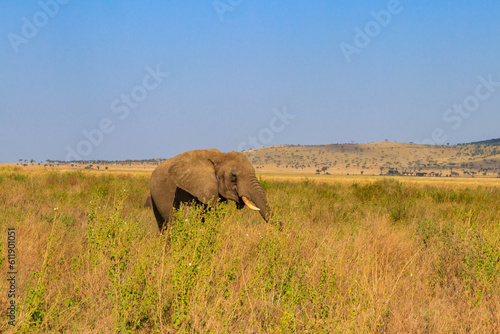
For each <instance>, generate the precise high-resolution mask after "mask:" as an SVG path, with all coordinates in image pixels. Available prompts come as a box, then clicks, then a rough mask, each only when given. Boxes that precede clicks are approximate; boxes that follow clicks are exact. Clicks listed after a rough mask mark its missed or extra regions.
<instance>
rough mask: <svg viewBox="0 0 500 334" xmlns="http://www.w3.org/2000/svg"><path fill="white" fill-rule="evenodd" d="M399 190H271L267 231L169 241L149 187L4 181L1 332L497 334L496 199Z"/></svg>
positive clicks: (80, 180)
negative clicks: (11, 267)
mask: <svg viewBox="0 0 500 334" xmlns="http://www.w3.org/2000/svg"><path fill="white" fill-rule="evenodd" d="M402 180H403V181H397V180H394V179H387V178H381V177H364V178H361V177H358V178H356V179H352V178H349V177H346V176H344V177H341V176H331V177H329V176H322V177H321V178H312V177H309V178H304V177H302V176H301V177H299V178H291V177H290V176H287V178H286V179H284V178H281V177H280V176H279V175H274V176H268V175H262V176H261V183H262V185H263V187H264V189H265V191H266V193H267V196H268V199H269V202H270V205H271V206H272V207H273V211H274V218H273V220H272V222H271V224H266V223H265V222H263V221H262V219H261V218H260V217H259V216H258V215H257V214H255V213H254V212H252V211H250V210H241V211H237V210H236V209H235V207H234V206H232V205H222V206H221V207H219V208H218V210H217V211H216V212H215V213H209V214H208V215H206V216H205V220H204V222H203V221H202V220H201V217H200V212H199V211H198V210H195V209H193V208H186V209H183V210H182V211H180V212H179V213H178V214H177V216H176V219H175V220H174V222H173V224H172V226H171V229H170V233H169V235H168V236H159V235H158V233H157V231H156V226H155V225H156V224H155V222H154V217H153V214H152V212H150V211H149V210H145V209H143V208H142V203H143V199H144V196H145V194H146V193H147V184H148V175H147V174H143V173H128V174H127V173H114V172H110V173H105V172H90V171H69V172H60V171H26V170H22V169H20V168H18V169H14V168H4V169H2V170H0V194H1V197H0V210H1V211H0V221H1V225H2V231H6V230H7V228H8V227H12V228H15V229H16V232H17V243H16V249H17V251H18V253H17V255H18V256H19V257H18V258H17V266H18V267H17V272H18V273H17V276H16V284H17V285H16V289H17V290H16V291H17V295H16V298H15V301H16V305H17V309H16V312H17V313H16V324H15V326H14V327H12V326H9V325H8V318H7V317H6V314H5V313H4V314H5V316H3V317H2V321H1V322H0V331H3V332H7V331H10V332H13V331H17V332H142V333H150V332H172V333H175V332H189V333H191V332H193V333H194V332H214V333H219V332H232V333H237V332H255V333H268V332H305V331H308V332H313V333H317V332H329V333H332V332H333V333H335V332H347V333H367V332H377V333H450V332H453V333H465V332H473V333H476V332H480V333H495V332H499V331H500V318H499V317H500V278H499V277H500V249H499V248H498V245H499V244H500V187H499V186H498V183H495V182H486V181H483V180H480V181H479V180H477V179H476V180H474V182H475V183H477V184H474V185H472V184H461V185H456V184H455V183H453V182H449V180H448V179H447V180H446V181H447V182H439V183H433V182H431V181H432V180H434V179H429V180H423V179H418V180H417V179H415V182H409V181H408V180H411V179H410V178H403V179H402ZM450 180H454V179H450ZM462 180H463V179H462ZM462 180H461V181H462ZM470 180H472V179H470ZM325 181H326V182H325ZM467 181H469V179H467ZM482 182H485V183H484V184H483V183H482ZM278 222H281V223H282V228H281V229H280V228H279V226H280V225H279V224H278ZM1 240H2V243H1V247H0V254H1V258H0V259H1V268H2V273H3V274H2V275H3V276H4V277H5V276H6V275H7V274H6V273H7V261H6V260H7V259H6V249H7V247H6V237H3V238H2V239H1ZM7 284H8V283H7V281H6V279H2V280H0V289H1V291H7V289H8V286H7ZM10 300H11V299H10V298H9V297H8V295H7V294H6V293H3V294H1V295H0V307H1V308H2V309H3V310H6V309H7V305H8V303H9V302H10Z"/></svg>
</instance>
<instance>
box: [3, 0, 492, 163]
mask: <svg viewBox="0 0 500 334" xmlns="http://www.w3.org/2000/svg"><path fill="white" fill-rule="evenodd" d="M499 17H500V3H499V2H496V1H484V2H477V1H476V2H473V1H463V0H458V1H453V2H451V1H447V2H444V1H442V2H436V1H410V0H401V1H396V0H390V1H387V0H384V1H378V0H377V1H361V0H359V1H312V2H305V1H287V2H283V1H280V2H279V1H260V0H254V1H248V0H220V1H219V0H217V1H196V2H195V1H142V2H137V1H107V2H105V3H104V2H99V1H86V2H84V3H81V2H77V1H68V0H64V1H63V0H59V1H57V0H41V1H13V0H10V1H2V2H0V36H1V39H0V142H1V145H0V162H16V161H18V159H35V160H36V161H41V160H46V159H60V160H66V159H76V158H82V159H85V160H93V159H106V160H119V159H143V158H159V157H162V158H168V157H171V156H173V155H175V154H178V153H181V152H183V151H187V150H191V149H197V148H210V147H216V148H219V149H220V150H222V151H233V150H240V149H247V148H251V147H255V146H259V147H260V146H271V145H280V144H328V143H349V142H357V143H363V142H378V141H384V140H385V139H388V140H389V141H398V142H423V143H436V144H442V143H452V144H454V143H463V142H470V141H477V140H483V139H490V138H498V137H500V131H499V125H500V43H499V42H500V40H499V37H500V20H499V19H498V18H499Z"/></svg>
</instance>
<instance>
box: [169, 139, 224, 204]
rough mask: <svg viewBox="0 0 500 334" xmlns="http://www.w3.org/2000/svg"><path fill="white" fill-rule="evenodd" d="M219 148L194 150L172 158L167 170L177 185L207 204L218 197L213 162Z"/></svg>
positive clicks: (218, 152)
mask: <svg viewBox="0 0 500 334" xmlns="http://www.w3.org/2000/svg"><path fill="white" fill-rule="evenodd" d="M219 154H222V153H221V152H220V151H219V150H216V149H210V150H194V151H188V152H184V153H182V154H179V155H178V156H176V157H174V158H172V159H173V160H172V164H171V165H170V168H169V170H168V172H169V176H170V177H171V178H172V180H173V181H174V183H175V184H176V185H177V187H179V188H181V189H183V190H185V191H187V192H188V193H190V194H191V195H193V196H195V197H196V198H198V199H199V200H200V201H201V202H203V203H205V204H209V203H210V201H211V200H215V198H218V197H219V192H218V188H219V185H218V183H217V177H216V175H215V168H214V166H215V163H216V160H217V157H218V155H219Z"/></svg>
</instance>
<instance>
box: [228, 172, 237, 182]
mask: <svg viewBox="0 0 500 334" xmlns="http://www.w3.org/2000/svg"><path fill="white" fill-rule="evenodd" d="M229 178H230V180H231V182H236V174H235V173H231V174H229Z"/></svg>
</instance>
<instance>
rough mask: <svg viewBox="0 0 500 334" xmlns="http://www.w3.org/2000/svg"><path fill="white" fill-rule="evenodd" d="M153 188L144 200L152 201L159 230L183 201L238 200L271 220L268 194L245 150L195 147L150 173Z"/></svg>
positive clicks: (212, 203) (207, 204)
mask: <svg viewBox="0 0 500 334" xmlns="http://www.w3.org/2000/svg"><path fill="white" fill-rule="evenodd" d="M149 190H150V192H149V196H148V197H147V198H146V201H145V203H144V206H145V207H148V206H149V205H150V206H151V207H152V208H153V212H154V215H155V218H156V222H157V223H158V229H159V230H160V233H162V232H163V229H164V228H166V227H168V224H169V222H170V221H171V220H172V217H173V209H174V208H175V209H179V207H180V205H181V203H195V204H200V205H204V206H205V207H206V208H215V206H216V204H217V202H218V201H219V200H220V201H223V202H227V201H228V200H230V201H234V202H236V207H237V208H238V209H242V208H243V207H245V206H248V207H249V208H250V209H252V210H256V211H259V213H260V215H261V216H262V218H263V219H264V220H265V221H266V222H268V221H269V218H270V215H269V208H268V205H267V198H266V195H265V193H264V190H263V189H262V187H261V185H260V183H259V181H258V180H257V177H256V176H255V169H254V168H253V166H252V164H251V163H250V161H249V160H248V159H247V157H246V156H245V155H244V154H243V153H239V152H229V153H222V152H221V151H219V150H218V149H215V148H212V149H208V150H193V151H187V152H184V153H181V154H179V155H177V156H175V157H173V158H170V159H168V160H165V161H163V162H161V163H160V164H159V165H158V166H157V167H156V168H155V170H154V171H153V173H152V174H151V179H150V189H149Z"/></svg>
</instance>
